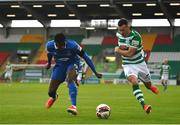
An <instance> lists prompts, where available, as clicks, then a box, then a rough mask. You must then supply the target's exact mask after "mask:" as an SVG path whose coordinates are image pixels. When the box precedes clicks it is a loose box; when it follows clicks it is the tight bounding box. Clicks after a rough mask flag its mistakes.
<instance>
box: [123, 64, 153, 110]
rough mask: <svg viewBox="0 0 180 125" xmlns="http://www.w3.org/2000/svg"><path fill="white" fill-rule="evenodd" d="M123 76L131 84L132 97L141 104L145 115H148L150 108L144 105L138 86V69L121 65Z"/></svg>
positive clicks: (134, 66) (133, 66)
mask: <svg viewBox="0 0 180 125" xmlns="http://www.w3.org/2000/svg"><path fill="white" fill-rule="evenodd" d="M123 69H124V73H125V76H126V77H127V79H128V81H129V82H130V83H131V84H132V89H133V95H134V96H135V97H136V99H137V100H138V101H139V103H140V104H141V106H142V108H143V109H144V110H145V112H146V113H150V111H151V106H150V105H146V104H145V100H144V96H143V93H142V91H141V89H140V87H139V85H138V82H139V80H138V67H137V66H136V65H123Z"/></svg>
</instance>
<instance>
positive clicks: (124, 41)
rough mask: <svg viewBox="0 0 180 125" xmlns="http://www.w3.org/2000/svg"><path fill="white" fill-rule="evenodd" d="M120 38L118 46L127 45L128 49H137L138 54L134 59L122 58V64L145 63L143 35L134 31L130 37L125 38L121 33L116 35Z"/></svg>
mask: <svg viewBox="0 0 180 125" xmlns="http://www.w3.org/2000/svg"><path fill="white" fill-rule="evenodd" d="M116 36H117V38H118V46H121V45H125V46H127V47H133V48H137V50H136V53H135V54H134V56H132V57H125V56H122V64H123V65H126V64H139V63H142V62H144V51H143V46H142V38H141V35H140V34H139V33H138V32H136V31H134V30H132V31H131V33H130V34H129V36H128V37H123V36H122V35H121V34H120V33H119V32H117V33H116Z"/></svg>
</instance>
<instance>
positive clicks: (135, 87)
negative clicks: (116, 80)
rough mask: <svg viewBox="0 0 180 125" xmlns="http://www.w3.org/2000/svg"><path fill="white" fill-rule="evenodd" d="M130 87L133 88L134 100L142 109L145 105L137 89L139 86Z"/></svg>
mask: <svg viewBox="0 0 180 125" xmlns="http://www.w3.org/2000/svg"><path fill="white" fill-rule="evenodd" d="M132 87H133V95H134V96H135V97H136V99H137V100H138V101H139V103H140V104H141V105H142V107H144V105H145V102H144V96H143V93H142V91H141V89H140V88H139V85H133V86H132Z"/></svg>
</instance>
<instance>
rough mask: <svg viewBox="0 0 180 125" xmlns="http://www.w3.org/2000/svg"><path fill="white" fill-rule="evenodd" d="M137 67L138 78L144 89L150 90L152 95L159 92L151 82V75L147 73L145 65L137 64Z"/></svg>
mask: <svg viewBox="0 0 180 125" xmlns="http://www.w3.org/2000/svg"><path fill="white" fill-rule="evenodd" d="M137 67H138V70H139V72H138V78H139V79H140V80H141V81H142V82H143V83H144V85H145V87H146V88H147V89H149V90H151V91H152V92H153V93H155V94H158V93H159V90H158V88H157V87H156V86H155V85H153V84H152V82H151V75H150V73H149V70H148V68H147V65H146V64H145V63H144V64H139V65H138V66H137Z"/></svg>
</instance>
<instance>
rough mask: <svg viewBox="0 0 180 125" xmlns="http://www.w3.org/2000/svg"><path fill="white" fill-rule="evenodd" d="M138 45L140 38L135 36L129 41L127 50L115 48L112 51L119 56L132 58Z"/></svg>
mask: <svg viewBox="0 0 180 125" xmlns="http://www.w3.org/2000/svg"><path fill="white" fill-rule="evenodd" d="M140 45H141V37H140V36H135V37H134V38H133V39H132V40H131V41H130V46H129V49H127V50H122V49H120V48H119V47H115V50H114V51H115V52H117V53H119V54H121V55H122V56H126V57H132V56H133V55H134V54H135V53H136V50H137V48H138V47H139V46H140Z"/></svg>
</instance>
